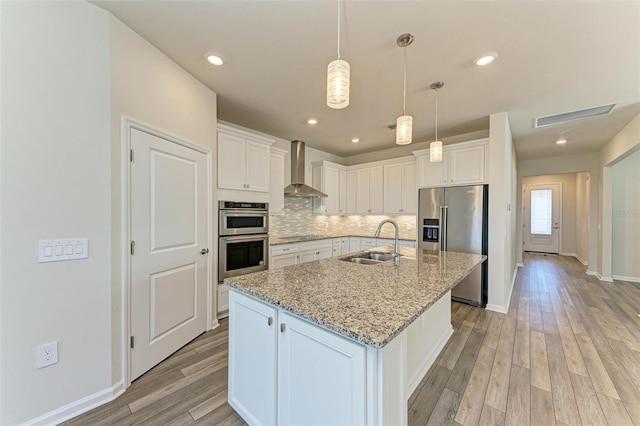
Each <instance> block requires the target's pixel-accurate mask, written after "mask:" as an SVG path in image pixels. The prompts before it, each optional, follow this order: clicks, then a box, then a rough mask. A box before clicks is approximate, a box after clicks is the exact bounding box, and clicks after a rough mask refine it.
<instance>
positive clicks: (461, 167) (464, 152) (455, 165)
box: [447, 145, 485, 185]
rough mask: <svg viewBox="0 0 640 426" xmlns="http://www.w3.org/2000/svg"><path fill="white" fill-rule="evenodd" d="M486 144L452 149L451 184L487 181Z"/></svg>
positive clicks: (449, 164) (449, 165) (449, 168)
mask: <svg viewBox="0 0 640 426" xmlns="http://www.w3.org/2000/svg"><path fill="white" fill-rule="evenodd" d="M484 157H485V146H484V145H478V146H470V147H467V148H459V149H452V150H450V151H449V155H448V165H447V168H448V170H449V173H448V174H449V185H462V184H468V183H484V182H485V164H484V163H485V161H484Z"/></svg>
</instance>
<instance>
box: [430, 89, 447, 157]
mask: <svg viewBox="0 0 640 426" xmlns="http://www.w3.org/2000/svg"><path fill="white" fill-rule="evenodd" d="M443 86H444V82H443V81H436V82H435V83H431V88H432V89H433V90H435V91H436V140H435V141H433V142H431V144H430V145H429V161H430V162H432V163H439V162H440V161H442V142H441V141H439V140H438V89H442V87H443Z"/></svg>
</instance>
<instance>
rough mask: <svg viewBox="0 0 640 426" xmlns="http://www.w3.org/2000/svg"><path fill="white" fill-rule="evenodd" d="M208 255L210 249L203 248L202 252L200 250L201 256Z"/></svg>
mask: <svg viewBox="0 0 640 426" xmlns="http://www.w3.org/2000/svg"><path fill="white" fill-rule="evenodd" d="M207 253H209V249H208V248H203V249H202V250H200V254H207Z"/></svg>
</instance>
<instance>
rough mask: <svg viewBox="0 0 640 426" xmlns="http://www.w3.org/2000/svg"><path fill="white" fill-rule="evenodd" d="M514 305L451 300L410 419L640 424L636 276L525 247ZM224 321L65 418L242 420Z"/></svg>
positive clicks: (639, 291) (94, 421) (79, 421)
mask: <svg viewBox="0 0 640 426" xmlns="http://www.w3.org/2000/svg"><path fill="white" fill-rule="evenodd" d="M524 261H525V267H524V268H522V269H520V270H519V271H518V275H517V278H516V284H515V287H514V289H513V294H512V297H511V303H510V308H509V312H508V314H506V315H503V314H498V313H496V312H491V311H486V310H484V309H479V308H473V307H471V306H468V305H462V304H458V303H452V307H451V312H452V322H453V326H454V329H455V333H454V335H453V336H452V338H451V340H450V341H449V343H448V344H447V347H446V348H445V350H444V351H443V352H442V354H441V356H440V357H439V359H438V360H437V361H436V363H435V364H434V366H433V367H432V368H431V370H430V371H429V372H428V373H427V375H426V376H425V378H424V379H423V381H422V383H421V384H420V385H419V386H418V388H417V389H416V391H415V392H414V393H413V395H411V398H410V399H409V425H412V426H414V425H415V426H419V425H450V424H453V425H534V426H535V425H580V424H584V425H607V424H608V425H616V426H617V425H634V424H635V425H636V426H640V317H639V316H638V314H639V313H640V284H634V283H629V282H624V281H616V282H615V283H603V282H600V281H598V280H597V279H596V278H595V277H591V276H588V275H586V274H585V267H584V266H582V265H581V264H580V263H579V262H578V261H577V260H575V259H574V258H571V257H560V256H554V255H541V254H525V259H524ZM227 332H228V323H227V321H226V320H223V321H222V322H221V325H220V327H219V328H218V329H216V330H213V331H211V332H208V333H205V334H203V335H201V336H200V337H198V338H197V339H196V340H194V341H193V342H191V343H189V344H188V345H187V346H185V347H184V348H182V349H180V350H179V351H178V352H176V353H175V354H173V355H172V356H171V357H169V358H168V359H167V360H165V361H164V362H163V363H161V364H159V365H158V366H156V367H155V368H153V369H152V370H150V371H149V372H148V373H146V374H145V375H143V376H142V377H140V378H139V379H138V380H136V381H135V382H134V383H133V384H132V385H131V387H130V388H129V389H127V391H126V392H125V393H124V394H123V395H121V396H120V397H119V398H117V399H116V400H114V401H112V402H110V403H109V404H106V405H103V406H101V407H98V408H96V409H94V410H92V411H89V412H87V413H85V414H83V415H81V416H79V417H76V418H74V419H72V420H70V421H68V422H66V423H65V424H68V425H88V424H90V425H100V424H103V425H107V424H109V425H110V424H118V425H132V424H149V425H159V424H163V425H165V424H166V425H188V424H208V425H218V424H220V425H243V424H245V423H244V421H243V420H242V419H241V418H240V417H239V416H238V415H237V414H236V413H235V412H234V411H233V409H232V408H231V407H230V406H229V405H228V404H227V343H228V336H227Z"/></svg>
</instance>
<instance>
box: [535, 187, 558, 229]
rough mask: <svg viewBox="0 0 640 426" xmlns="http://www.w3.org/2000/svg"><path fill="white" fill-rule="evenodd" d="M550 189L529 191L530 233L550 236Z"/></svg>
mask: <svg viewBox="0 0 640 426" xmlns="http://www.w3.org/2000/svg"><path fill="white" fill-rule="evenodd" d="M552 193H553V191H552V190H551V189H532V190H531V233H532V234H536V235H551V217H552V215H551V196H552Z"/></svg>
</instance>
